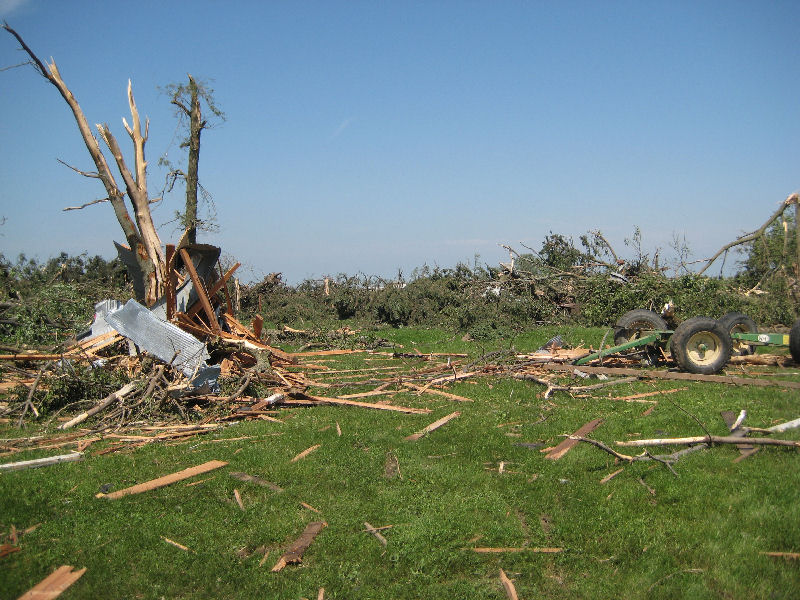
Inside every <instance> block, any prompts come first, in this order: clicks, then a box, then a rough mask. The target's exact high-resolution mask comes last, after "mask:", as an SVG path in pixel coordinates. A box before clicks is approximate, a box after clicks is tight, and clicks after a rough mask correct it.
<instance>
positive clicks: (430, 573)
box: [0, 328, 800, 600]
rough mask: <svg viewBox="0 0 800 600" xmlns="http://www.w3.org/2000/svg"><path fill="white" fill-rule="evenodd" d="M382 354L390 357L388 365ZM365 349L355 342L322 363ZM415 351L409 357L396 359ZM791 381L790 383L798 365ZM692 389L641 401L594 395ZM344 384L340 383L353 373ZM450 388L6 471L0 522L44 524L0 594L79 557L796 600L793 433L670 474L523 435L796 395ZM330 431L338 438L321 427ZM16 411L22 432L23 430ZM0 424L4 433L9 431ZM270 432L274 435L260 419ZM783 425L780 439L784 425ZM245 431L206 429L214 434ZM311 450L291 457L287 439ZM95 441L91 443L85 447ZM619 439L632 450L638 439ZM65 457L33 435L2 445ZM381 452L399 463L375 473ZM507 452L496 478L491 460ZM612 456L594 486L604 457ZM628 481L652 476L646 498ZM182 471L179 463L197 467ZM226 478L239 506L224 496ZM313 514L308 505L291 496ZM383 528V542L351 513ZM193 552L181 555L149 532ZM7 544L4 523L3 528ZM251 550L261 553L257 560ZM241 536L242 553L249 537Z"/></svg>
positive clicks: (396, 582) (666, 427) (262, 578)
mask: <svg viewBox="0 0 800 600" xmlns="http://www.w3.org/2000/svg"><path fill="white" fill-rule="evenodd" d="M377 333H378V335H380V336H381V337H385V338H387V339H389V340H390V341H391V342H392V343H394V344H397V345H402V346H403V349H404V350H406V351H409V350H412V349H413V348H417V349H419V350H420V351H421V352H444V351H450V352H469V353H470V355H471V357H477V356H479V355H481V354H483V353H485V352H488V351H491V350H497V349H505V348H509V347H512V346H514V347H516V348H517V349H519V350H533V349H535V348H536V347H538V346H539V345H540V344H541V343H543V342H544V341H546V340H547V339H548V338H549V337H551V336H552V335H554V334H555V333H562V335H565V337H566V338H567V339H568V340H569V341H570V342H572V343H577V342H578V341H580V340H581V339H584V340H586V342H587V343H593V344H595V345H597V344H598V343H599V341H600V339H601V338H602V335H603V333H604V332H603V330H599V329H595V330H585V329H572V330H567V331H566V332H565V331H564V330H563V329H562V330H556V329H552V328H551V329H547V328H544V329H540V330H536V331H535V332H531V333H528V334H525V335H521V336H518V337H516V338H514V339H513V340H501V341H496V342H494V343H491V344H490V343H486V344H480V343H477V342H463V341H461V337H460V336H455V337H452V336H450V335H449V334H444V333H443V332H439V331H429V330H418V329H397V330H381V331H379V332H377ZM388 362H389V361H387V363H388ZM327 364H329V365H334V364H335V365H337V366H341V367H342V368H358V367H359V366H375V364H382V363H376V362H372V363H366V362H365V361H364V356H363V355H349V356H343V357H341V358H338V359H337V360H336V361H335V362H330V363H327ZM391 364H403V365H406V366H408V367H409V368H411V367H412V366H418V365H419V363H418V362H417V361H415V360H414V359H407V360H395V361H394V362H392V363H391ZM794 379H797V377H795V378H794ZM676 387H687V388H688V389H687V390H686V391H681V392H677V393H673V394H669V395H665V396H660V397H657V398H656V399H657V400H658V404H657V406H656V408H655V409H654V410H653V412H652V413H651V414H649V415H647V416H643V415H642V413H643V412H644V411H645V410H646V409H647V408H648V406H649V405H645V404H637V403H627V402H618V401H616V402H615V401H612V400H610V399H608V396H609V394H610V395H611V396H623V395H627V394H634V393H640V392H644V391H651V390H657V389H671V388H676ZM365 389H368V388H366V387H364V386H361V387H357V386H356V387H351V388H345V389H344V390H342V393H348V392H355V391H363V390H365ZM448 390H449V391H451V392H453V393H455V394H460V395H463V396H467V397H470V398H473V399H474V402H473V403H454V402H450V401H448V400H446V399H444V398H438V397H435V396H428V395H426V396H421V397H419V396H416V395H413V394H398V395H397V396H395V398H394V400H393V403H394V404H398V405H406V406H417V407H427V408H430V409H432V411H433V412H432V413H431V414H429V415H405V414H398V413H390V412H384V411H370V410H365V409H359V408H347V407H314V408H302V409H300V408H294V409H283V411H282V414H281V415H280V416H281V417H282V418H284V417H289V418H285V423H284V424H277V423H270V422H243V423H239V424H235V425H232V426H231V427H229V428H226V429H225V430H224V431H223V432H222V433H215V434H209V435H206V436H201V437H197V438H193V439H192V440H190V441H188V442H186V443H182V444H178V445H160V446H156V445H150V446H145V447H143V448H140V449H137V450H134V451H130V452H118V453H113V454H107V455H101V456H94V455H92V454H91V450H94V449H95V447H94V446H92V447H91V448H90V451H89V452H88V453H87V458H86V459H85V460H84V461H82V462H78V463H70V464H62V465H57V466H51V467H46V468H41V469H35V470H27V471H16V472H12V473H5V474H2V475H0V531H3V532H8V531H9V529H10V527H11V525H12V524H13V525H15V526H16V527H17V529H24V528H26V527H29V526H32V525H35V524H37V523H40V524H41V525H40V526H39V527H38V528H37V529H36V530H35V531H33V532H31V533H29V534H27V535H26V536H25V537H23V538H22V540H21V542H20V545H21V547H22V550H21V551H20V552H16V553H14V554H12V555H9V556H7V557H6V558H4V559H0V596H2V597H3V598H6V597H7V598H16V597H18V596H19V595H21V594H22V593H23V592H24V591H26V590H27V589H29V588H30V587H31V586H33V585H34V584H35V583H37V582H38V581H40V580H41V579H42V578H43V577H44V576H46V575H47V574H49V573H50V572H52V571H53V570H54V569H55V568H56V567H57V566H59V565H62V564H69V565H73V566H75V567H79V568H80V567H87V571H86V573H85V575H84V576H83V577H82V578H81V579H80V580H79V581H78V582H77V583H75V584H74V585H73V586H72V587H71V588H70V589H69V590H68V591H67V592H65V593H64V594H63V596H62V597H63V598H66V599H69V598H108V597H115V598H154V599H156V598H255V597H262V598H263V597H266V598H287V599H296V598H303V597H304V598H316V597H317V591H318V589H319V588H320V587H324V588H325V597H326V598H364V599H370V598H376V599H377V598H386V599H395V598H409V599H411V598H437V599H438V598H468V599H482V598H486V599H489V598H492V599H500V598H505V594H504V592H503V589H502V587H501V585H500V582H499V577H498V573H499V569H501V568H502V569H503V570H504V571H505V572H506V573H507V574H508V575H509V577H511V578H512V579H514V581H515V585H516V588H517V591H518V593H519V596H520V598H566V597H569V598H614V597H616V598H634V599H635V598H642V599H644V598H647V599H651V598H744V597H746V598H748V600H750V599H754V600H755V599H761V598H764V599H767V598H770V599H771V598H794V597H798V595H800V563H799V562H797V561H794V562H786V561H784V560H782V559H774V558H769V557H766V556H763V555H761V554H760V552H765V551H794V552H796V551H800V520H799V519H798V518H797V515H798V509H797V501H798V491H797V490H798V489H800V469H798V468H797V465H798V462H797V461H798V459H800V457H798V455H797V451H796V450H791V449H780V448H766V449H763V450H761V451H760V452H759V453H757V454H756V455H754V456H752V457H750V458H748V459H747V460H744V461H742V462H740V463H738V464H734V463H733V462H732V461H733V459H734V458H735V457H737V456H738V451H737V449H736V448H735V447H727V446H726V447H715V448H713V449H710V450H706V451H703V452H697V453H694V454H692V455H689V456H687V457H685V458H683V459H681V460H680V461H679V462H678V463H677V464H676V466H675V469H676V471H677V472H678V477H675V476H674V475H672V474H671V473H670V472H669V471H668V470H667V469H666V468H665V467H663V466H662V465H659V464H656V463H649V462H639V463H634V464H632V465H619V466H617V465H615V464H614V461H613V458H612V457H611V456H609V455H607V454H606V453H603V452H601V451H600V450H598V449H596V448H593V447H589V446H588V445H580V446H578V447H576V448H574V449H573V450H572V451H570V453H569V454H567V455H566V456H565V457H564V458H562V459H561V460H559V461H549V460H545V459H544V455H543V454H542V453H541V452H540V451H539V449H530V448H527V447H522V446H519V445H517V444H518V443H520V442H528V443H541V444H543V445H544V446H551V445H555V444H557V443H558V442H559V441H560V440H561V439H562V438H561V437H560V435H561V434H564V433H569V432H572V431H574V430H576V429H577V428H578V427H580V426H581V425H582V424H583V423H585V422H587V421H589V420H591V419H594V418H602V419H604V423H603V424H602V425H601V426H600V427H598V428H597V429H596V430H595V431H594V432H593V433H592V434H591V435H592V437H594V438H596V439H599V440H602V441H604V442H606V443H609V444H612V443H613V441H614V440H623V439H630V438H634V437H656V436H661V437H663V436H668V435H676V436H679V435H702V430H701V429H700V427H699V426H698V425H697V423H696V422H695V421H694V420H693V418H692V417H690V416H689V415H687V414H686V412H683V411H681V410H679V409H678V408H676V406H675V404H677V405H680V406H681V407H682V408H683V409H684V410H685V411H687V412H689V413H691V414H692V415H693V416H694V417H696V418H697V419H699V420H700V421H701V422H702V423H704V425H705V427H706V428H708V430H709V431H711V432H712V433H716V434H723V433H724V432H725V426H724V424H723V422H722V420H721V418H720V417H719V411H721V410H739V409H742V408H745V409H747V410H748V419H747V424H750V425H752V426H769V425H771V424H772V423H774V422H780V421H784V420H788V419H792V418H796V417H797V416H798V414H797V397H798V394H797V392H796V391H791V392H787V391H782V390H779V389H777V388H767V389H758V388H744V387H742V388H737V387H732V386H722V385H715V384H701V383H684V382H657V383H654V382H649V383H637V384H625V385H620V386H615V387H611V388H606V389H603V390H599V391H597V392H595V393H594V394H593V395H592V396H591V397H587V398H571V397H569V396H567V395H565V394H563V393H557V394H556V395H555V396H553V397H552V398H550V399H547V400H545V399H543V398H541V397H540V395H541V392H542V391H543V388H542V387H541V386H539V385H536V384H532V383H530V382H525V381H518V380H513V379H509V378H498V377H494V378H478V379H474V380H468V381H464V382H460V383H457V384H455V385H453V386H451V387H449V388H448ZM454 410H460V411H461V416H460V417H459V418H457V419H455V420H453V421H451V422H450V423H448V424H447V425H445V426H444V427H442V428H441V429H439V430H437V431H435V432H433V433H431V434H430V435H429V436H427V437H424V438H422V439H421V440H420V441H418V442H415V443H411V442H406V441H404V439H403V438H404V437H405V436H407V435H409V434H411V433H414V432H416V431H419V430H420V429H422V428H423V427H424V426H425V425H427V424H428V423H431V422H432V421H434V420H436V419H438V418H439V417H441V416H444V415H446V414H448V413H450V412H452V411H454ZM337 423H338V424H339V426H340V428H341V431H342V435H341V436H339V435H337V431H336V424H337ZM32 433H33V431H32V430H31V429H28V430H26V431H25V432H24V434H25V435H30V434H32ZM20 434H21V432H20V431H18V430H16V429H15V428H6V429H5V430H3V432H2V433H0V437H12V436H19V435H20ZM275 434H279V435H275ZM798 435H800V434H798V432H788V433H786V434H782V436H781V437H785V438H791V439H797V438H798ZM238 437H249V439H242V440H232V439H231V440H229V441H221V442H212V440H221V439H225V438H238ZM314 444H321V447H320V448H319V449H318V450H317V451H316V452H313V453H312V454H310V455H309V456H307V457H306V458H305V459H303V460H300V461H298V462H296V463H290V460H291V459H292V457H294V456H295V455H296V454H298V453H299V452H301V451H302V450H304V449H306V448H308V447H310V446H312V445H314ZM98 447H99V448H102V447H103V446H102V445H100V446H98ZM634 452H635V450H634ZM58 453H62V450H47V451H37V452H27V453H22V454H15V455H13V456H12V457H4V458H2V459H0V460H2V462H7V461H9V460H24V459H28V458H35V457H38V456H43V455H50V454H58ZM387 455H390V456H391V455H393V456H396V458H397V461H398V463H399V466H400V473H401V477H396V478H393V479H389V478H387V477H386V476H385V472H384V469H385V465H386V461H387ZM213 459H218V460H224V461H228V463H229V465H228V466H227V467H224V468H222V469H219V470H217V471H213V472H211V473H209V474H207V475H204V476H199V477H197V478H195V479H194V480H200V479H207V481H205V482H204V483H201V484H200V485H195V486H191V487H187V486H186V485H185V482H183V483H177V484H174V485H172V486H169V487H166V488H162V489H159V490H153V491H150V492H146V493H143V494H140V495H136V496H128V497H124V498H120V499H118V500H104V499H98V498H95V494H96V493H97V492H98V491H99V489H100V486H102V485H103V484H111V485H112V486H113V487H112V489H121V488H123V487H127V486H129V485H132V484H135V483H139V482H142V481H146V480H148V479H152V478H155V477H159V476H161V475H165V474H168V473H172V472H174V471H178V470H181V469H183V468H186V467H188V466H192V465H196V464H200V463H202V462H205V461H208V460H213ZM501 461H503V462H505V463H506V465H505V468H506V472H505V473H503V474H500V473H499V472H498V465H499V463H500V462H501ZM621 466H624V467H625V470H624V471H623V473H621V474H620V475H618V476H617V477H615V478H614V479H612V480H611V481H609V482H608V483H606V484H604V485H601V484H600V483H599V480H600V479H601V478H603V477H604V476H605V475H607V474H608V473H611V472H612V471H614V470H616V469H618V468H620V467H621ZM231 471H244V472H247V473H249V474H251V475H257V476H259V477H262V478H264V479H267V480H269V481H272V482H275V483H277V484H278V485H280V486H281V487H283V488H284V491H283V492H280V493H276V492H273V491H271V490H270V489H269V488H263V487H259V486H256V485H254V484H251V483H244V482H241V481H238V480H235V479H233V478H231V477H230V476H229V475H228V473H229V472H231ZM640 479H641V480H642V481H643V482H644V483H645V484H646V485H647V486H649V487H650V488H652V489H653V490H654V491H655V494H654V495H652V494H651V493H650V492H649V491H648V489H647V488H646V487H645V486H644V485H642V483H641V482H640ZM194 480H190V481H194ZM234 489H238V490H239V492H240V493H241V497H242V500H243V502H244V505H245V508H246V510H245V511H244V512H242V511H241V510H240V509H239V507H238V506H237V504H236V503H235V501H234V497H233V491H234ZM301 502H305V503H307V504H309V505H311V506H313V507H314V508H316V509H318V510H319V511H321V514H316V513H314V512H312V511H310V510H308V509H306V508H304V507H303V506H302V505H301V504H300V503H301ZM314 520H324V521H326V522H327V523H328V527H327V528H326V529H324V530H323V531H322V533H320V535H319V536H318V537H317V539H316V540H315V541H314V543H313V544H312V545H311V547H310V548H309V549H308V550H307V552H306V554H305V556H304V559H303V563H302V565H297V566H295V565H290V566H288V567H286V568H285V569H284V570H283V571H281V572H280V573H271V572H270V569H271V567H272V565H274V564H275V562H276V561H277V559H278V557H279V556H280V554H281V553H282V552H283V550H285V549H286V547H287V546H288V545H289V544H290V543H291V542H292V541H293V540H294V539H296V538H297V537H298V536H299V535H300V533H301V532H302V531H303V529H304V527H305V525H306V524H307V523H309V522H311V521H314ZM365 521H368V522H370V523H371V524H372V525H374V526H383V525H393V527H392V528H390V529H387V530H385V531H383V534H384V535H385V537H386V538H387V539H388V546H387V547H386V548H384V547H383V546H381V545H380V544H379V543H378V541H377V540H376V539H375V538H374V537H373V536H371V535H369V534H367V533H365V532H364V531H363V530H364V522H365ZM163 538H169V539H171V540H174V541H176V542H179V543H181V544H183V545H185V546H187V547H188V548H190V550H191V551H190V552H184V551H182V550H180V549H178V548H176V547H174V546H172V545H170V544H168V543H166V542H165V541H164V539H163ZM0 541H4V540H0ZM475 546H498V547H500V546H502V547H523V546H528V547H542V546H557V547H562V548H564V549H565V552H564V553H562V554H536V553H531V552H520V553H505V554H476V553H474V552H472V551H470V550H469V548H472V547H475ZM261 547H265V548H266V549H268V550H270V555H269V557H268V558H267V560H266V562H265V563H264V564H263V566H260V567H259V564H258V563H259V561H260V560H261V557H262V556H263V554H261V553H258V552H255V551H256V550H257V549H259V548H261ZM248 554H249V555H248Z"/></svg>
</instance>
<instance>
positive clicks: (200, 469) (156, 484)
mask: <svg viewBox="0 0 800 600" xmlns="http://www.w3.org/2000/svg"><path fill="white" fill-rule="evenodd" d="M227 464H228V463H226V462H224V461H221V460H210V461H208V462H206V463H203V464H202V465H197V466H196V467H189V468H188V469H184V470H183V471H178V472H177V473H172V474H170V475H164V477H159V478H158V479H152V480H150V481H145V482H144V483H140V484H138V485H134V486H131V487H128V488H125V489H123V490H117V491H116V492H111V493H110V494H97V497H98V498H107V499H109V500H115V499H117V498H121V497H122V496H129V495H131V494H141V493H142V492H148V491H150V490H155V489H157V488H161V487H164V486H167V485H170V484H173V483H176V482H178V481H183V480H184V479H189V477H194V476H195V475H202V474H203V473H208V472H209V471H213V470H214V469H219V468H220V467H224V466H225V465H227Z"/></svg>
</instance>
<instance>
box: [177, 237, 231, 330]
mask: <svg viewBox="0 0 800 600" xmlns="http://www.w3.org/2000/svg"><path fill="white" fill-rule="evenodd" d="M179 253H180V255H181V258H182V259H183V265H184V266H185V267H186V271H187V272H188V273H189V277H191V279H192V283H193V284H194V291H195V292H197V297H198V298H199V302H200V303H201V305H202V307H203V310H204V311H205V313H206V316H207V317H208V321H209V324H210V325H211V331H213V332H214V333H219V332H220V331H221V330H220V327H219V321H217V315H216V314H215V313H214V308H213V307H212V306H211V300H209V298H208V294H207V293H206V288H205V286H204V285H203V282H202V280H201V279H200V276H199V275H198V274H197V270H196V269H195V268H194V263H193V262H192V258H191V257H190V256H189V253H188V252H187V251H186V248H181V249H180V250H179Z"/></svg>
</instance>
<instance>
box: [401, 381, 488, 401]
mask: <svg viewBox="0 0 800 600" xmlns="http://www.w3.org/2000/svg"><path fill="white" fill-rule="evenodd" d="M403 385H404V386H405V387H409V388H411V389H412V390H417V392H419V393H418V394H417V395H422V394H423V393H424V394H435V395H437V396H442V397H444V398H449V399H450V400H455V401H456V402H472V398H465V397H464V396H457V395H456V394H451V393H449V392H443V391H442V390H432V389H430V388H424V387H422V386H421V385H415V384H413V383H409V382H403Z"/></svg>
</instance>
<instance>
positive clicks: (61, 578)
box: [19, 565, 86, 600]
mask: <svg viewBox="0 0 800 600" xmlns="http://www.w3.org/2000/svg"><path fill="white" fill-rule="evenodd" d="M74 568H75V567H71V566H69V565H64V566H61V567H58V568H57V569H56V570H55V571H53V572H52V573H50V575H48V576H47V577H45V578H44V579H42V580H41V581H40V582H39V583H37V584H36V585H35V586H33V587H32V588H31V589H29V590H28V591H27V592H25V593H24V594H23V595H22V596H20V597H19V600H46V599H47V598H57V597H58V596H60V595H61V593H62V592H63V591H64V590H66V589H67V588H68V587H69V586H71V585H72V584H73V583H75V582H76V581H78V579H80V577H81V575H83V574H84V573H85V572H86V567H84V568H83V569H78V570H77V571H73V569H74Z"/></svg>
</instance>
